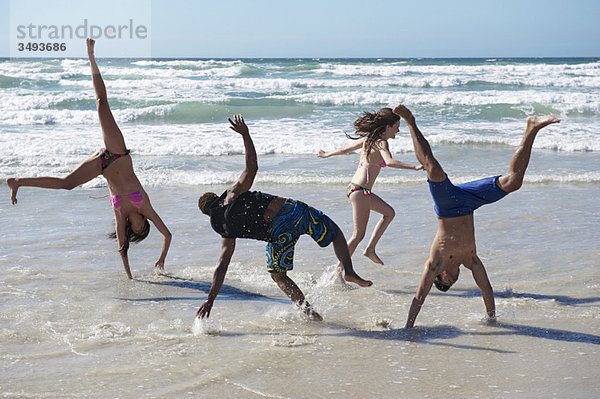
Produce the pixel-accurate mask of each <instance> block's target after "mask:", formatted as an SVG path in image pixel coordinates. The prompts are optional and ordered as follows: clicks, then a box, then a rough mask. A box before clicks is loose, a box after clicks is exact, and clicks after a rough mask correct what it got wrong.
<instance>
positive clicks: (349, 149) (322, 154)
mask: <svg viewBox="0 0 600 399" xmlns="http://www.w3.org/2000/svg"><path fill="white" fill-rule="evenodd" d="M364 142H365V140H364V139H363V140H359V141H358V142H357V143H354V144H352V145H349V146H347V147H341V148H338V149H336V150H333V151H331V152H325V151H323V150H320V151H319V152H318V153H317V156H318V157H319V158H329V157H332V156H334V155H344V154H347V153H349V152H352V151H356V150H358V149H359V148H362V146H363V143H364Z"/></svg>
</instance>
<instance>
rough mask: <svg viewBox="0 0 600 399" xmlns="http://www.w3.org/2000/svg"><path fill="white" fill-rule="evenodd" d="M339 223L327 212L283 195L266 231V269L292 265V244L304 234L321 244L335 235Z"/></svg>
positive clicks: (272, 270)
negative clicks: (281, 204) (284, 199)
mask: <svg viewBox="0 0 600 399" xmlns="http://www.w3.org/2000/svg"><path fill="white" fill-rule="evenodd" d="M338 230H339V227H338V226H337V225H336V224H335V222H334V221H333V220H331V219H330V218H329V217H328V216H327V215H325V214H324V213H323V212H321V211H319V210H318V209H315V208H312V207H310V206H308V205H306V204H305V203H304V202H301V201H295V200H293V199H287V200H286V201H285V203H284V204H283V206H282V207H281V209H280V210H279V212H277V214H276V215H275V217H274V218H273V220H272V221H271V224H270V225H269V230H268V231H267V234H268V235H269V242H268V243H267V247H266V255H267V271H268V272H269V273H279V272H285V271H288V270H292V269H293V268H294V247H295V246H296V242H297V241H298V239H299V238H300V236H301V235H302V234H308V235H309V236H311V238H312V239H313V240H315V241H316V242H317V244H319V246H321V247H326V246H328V245H329V244H331V242H332V241H333V240H334V239H335V237H336V235H337V232H338Z"/></svg>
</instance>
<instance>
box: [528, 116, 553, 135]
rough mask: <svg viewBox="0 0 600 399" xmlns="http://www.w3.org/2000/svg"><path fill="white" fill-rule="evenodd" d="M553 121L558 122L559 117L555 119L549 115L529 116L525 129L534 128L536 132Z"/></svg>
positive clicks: (530, 129) (531, 129)
mask: <svg viewBox="0 0 600 399" xmlns="http://www.w3.org/2000/svg"><path fill="white" fill-rule="evenodd" d="M553 123H560V119H557V118H555V117H553V116H550V115H544V116H530V117H528V118H527V131H528V132H530V131H533V130H535V131H536V132H537V131H538V130H540V129H541V128H543V127H546V126H548V125H551V124H553Z"/></svg>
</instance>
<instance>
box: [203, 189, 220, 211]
mask: <svg viewBox="0 0 600 399" xmlns="http://www.w3.org/2000/svg"><path fill="white" fill-rule="evenodd" d="M218 200H219V196H218V195H217V194H215V193H211V192H206V193H204V194H202V196H201V197H200V198H198V208H200V211H202V213H203V214H205V215H210V208H211V207H212V206H213V205H214V203H215V201H218Z"/></svg>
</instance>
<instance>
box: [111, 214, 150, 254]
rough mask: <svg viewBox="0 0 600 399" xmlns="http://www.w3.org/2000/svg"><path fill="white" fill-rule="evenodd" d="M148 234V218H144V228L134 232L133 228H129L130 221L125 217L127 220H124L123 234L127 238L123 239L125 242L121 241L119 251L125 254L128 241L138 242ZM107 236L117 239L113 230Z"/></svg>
mask: <svg viewBox="0 0 600 399" xmlns="http://www.w3.org/2000/svg"><path fill="white" fill-rule="evenodd" d="M148 234H150V223H149V222H148V219H146V220H145V223H144V228H143V230H142V232H141V233H139V234H138V233H136V232H135V231H133V229H132V228H131V222H130V221H129V219H127V222H125V235H126V237H127V239H126V240H125V242H124V243H123V245H122V246H121V247H120V248H119V252H125V254H127V250H128V249H129V243H130V242H134V243H136V242H140V241H142V240H143V239H144V238H146V237H148ZM108 238H112V239H115V240H116V239H117V231H116V230H115V231H113V232H112V233H110V234H109V235H108Z"/></svg>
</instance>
